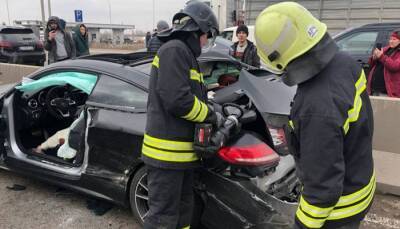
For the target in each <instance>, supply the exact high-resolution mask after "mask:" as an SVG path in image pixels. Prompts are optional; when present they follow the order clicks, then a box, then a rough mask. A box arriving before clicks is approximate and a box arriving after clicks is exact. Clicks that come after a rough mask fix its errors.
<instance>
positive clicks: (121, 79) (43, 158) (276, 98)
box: [0, 52, 300, 228]
mask: <svg viewBox="0 0 400 229" xmlns="http://www.w3.org/2000/svg"><path fill="white" fill-rule="evenodd" d="M152 58H153V56H152V55H151V54H148V53H132V54H102V55H95V56H88V57H84V58H81V59H76V60H68V61H64V62H60V63H56V64H53V65H49V66H47V67H45V68H41V69H40V70H38V71H37V72H35V73H33V74H31V75H29V76H27V77H25V78H24V79H23V81H22V82H21V83H19V84H17V85H16V86H15V87H13V88H12V89H10V90H9V91H8V92H6V93H5V94H3V95H2V97H1V101H0V106H1V116H0V135H1V138H0V141H1V144H0V167H1V168H3V169H7V170H12V171H15V172H19V173H22V174H25V175H27V176H30V177H34V178H37V179H41V180H44V181H46V182H51V183H53V184H56V185H59V186H63V187H66V188H69V189H73V190H76V191H79V192H82V193H85V194H89V195H91V196H94V197H96V198H99V199H103V200H107V201H110V202H113V203H115V204H118V205H121V206H126V207H130V208H131V209H132V212H133V215H134V216H135V218H136V219H137V221H138V222H139V223H142V222H143V219H144V218H145V217H146V214H147V211H148V206H147V201H148V196H147V181H146V170H145V168H144V166H143V162H142V161H141V159H140V155H141V145H142V140H143V134H144V130H145V123H146V104H147V95H148V93H147V87H148V82H149V73H150V68H151V62H152ZM199 62H200V65H201V69H202V72H203V73H204V81H205V83H206V84H207V88H208V96H209V99H210V100H212V101H213V102H214V103H217V104H221V105H223V104H236V105H238V106H240V107H242V108H243V109H246V110H248V111H251V112H253V114H254V119H251V120H252V121H251V122H248V123H244V124H243V125H242V127H241V129H243V130H244V131H245V132H246V133H250V134H251V135H252V136H257V137H256V138H257V139H258V140H257V142H256V143H254V144H253V143H252V142H250V143H249V142H248V145H246V147H236V148H235V147H233V146H232V147H231V148H230V151H229V150H227V149H226V148H225V151H224V152H220V153H219V154H218V155H217V156H216V157H215V159H214V160H213V161H208V162H207V163H204V165H205V167H204V169H201V170H199V171H198V173H197V174H198V175H197V178H196V185H195V187H194V188H195V193H196V210H195V213H194V214H195V215H194V217H193V223H192V228H196V227H197V228H202V227H207V228H290V227H291V225H292V223H293V217H294V213H295V210H296V207H297V203H296V202H297V200H298V197H299V192H300V184H299V181H298V179H297V177H296V175H295V166H294V161H293V158H292V157H291V156H290V155H288V147H287V145H286V139H285V134H284V130H283V127H284V124H285V123H286V122H287V121H288V118H287V115H288V113H289V109H290V107H289V106H290V101H291V99H292V97H293V95H294V92H295V89H292V88H288V87H286V86H285V85H284V84H283V83H282V82H281V81H280V80H279V79H278V78H276V77H275V76H274V75H271V74H270V73H269V72H267V71H264V70H260V69H254V68H252V67H250V66H246V65H245V64H242V63H240V62H237V61H236V60H235V59H233V58H231V57H229V56H228V55H224V54H220V53H216V52H210V53H207V54H205V55H202V56H201V57H200V58H199ZM260 145H261V146H262V147H263V148H262V149H263V150H264V149H266V150H265V152H264V151H263V150H261V151H260ZM243 149H244V150H243ZM252 150H253V151H255V152H257V153H255V154H253V153H252V152H251V151H252ZM260 162H263V166H260Z"/></svg>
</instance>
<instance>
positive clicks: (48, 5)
mask: <svg viewBox="0 0 400 229" xmlns="http://www.w3.org/2000/svg"><path fill="white" fill-rule="evenodd" d="M47 7H48V9H49V17H51V3H50V0H47Z"/></svg>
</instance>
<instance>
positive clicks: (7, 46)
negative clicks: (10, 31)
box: [0, 41, 13, 49]
mask: <svg viewBox="0 0 400 229" xmlns="http://www.w3.org/2000/svg"><path fill="white" fill-rule="evenodd" d="M0 48H3V49H12V48H13V45H12V44H11V42H9V41H0Z"/></svg>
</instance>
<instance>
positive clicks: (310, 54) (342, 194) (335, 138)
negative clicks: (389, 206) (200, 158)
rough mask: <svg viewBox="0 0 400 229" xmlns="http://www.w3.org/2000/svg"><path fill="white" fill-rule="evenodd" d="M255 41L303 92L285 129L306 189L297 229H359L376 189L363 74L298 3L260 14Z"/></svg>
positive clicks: (270, 64)
mask: <svg viewBox="0 0 400 229" xmlns="http://www.w3.org/2000/svg"><path fill="white" fill-rule="evenodd" d="M255 37H256V41H257V49H258V54H259V55H260V58H261V59H262V61H263V62H265V64H266V65H267V67H268V68H269V69H270V70H272V71H273V72H276V73H279V74H281V77H282V81H283V82H284V83H285V84H287V85H288V86H294V85H297V92H296V95H295V97H294V100H293V103H292V108H291V112H290V119H291V120H290V121H289V124H288V128H287V130H288V131H287V136H288V137H287V140H288V142H289V144H290V147H291V152H292V154H293V155H294V158H295V160H296V168H297V175H298V177H299V179H300V181H301V182H302V185H303V187H302V195H301V197H300V200H299V206H298V209H297V211H296V216H295V228H359V225H360V221H361V220H363V218H364V216H365V215H366V213H367V212H368V210H369V208H370V206H371V204H372V201H373V197H374V191H375V187H376V184H375V173H374V166H373V160H372V134H373V116H372V109H371V104H370V101H369V98H368V94H367V91H366V83H367V81H366V77H365V74H364V71H363V70H362V68H361V66H360V65H359V64H358V63H357V62H356V61H354V60H353V59H352V58H351V57H350V56H349V55H348V54H346V53H344V52H341V51H339V50H338V47H337V45H336V43H335V42H334V41H333V40H332V38H331V37H330V36H329V34H328V33H327V27H326V25H325V24H323V23H321V22H320V21H318V20H317V19H316V18H314V17H313V16H312V14H311V13H310V12H309V11H308V10H306V9H305V8H304V7H303V6H301V5H299V4H298V3H295V2H282V3H278V4H275V5H271V6H269V7H267V8H266V9H265V10H264V11H262V12H261V13H260V15H259V16H258V17H257V20H256V23H255Z"/></svg>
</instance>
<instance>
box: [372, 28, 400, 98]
mask: <svg viewBox="0 0 400 229" xmlns="http://www.w3.org/2000/svg"><path fill="white" fill-rule="evenodd" d="M399 45H400V30H396V31H394V32H393V33H392V34H391V36H390V39H389V45H388V46H386V47H384V48H382V44H381V43H377V44H376V47H375V49H374V50H373V52H372V56H371V57H370V59H369V65H370V68H371V71H370V72H369V75H368V93H369V94H370V95H375V96H389V97H400V46H399Z"/></svg>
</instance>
